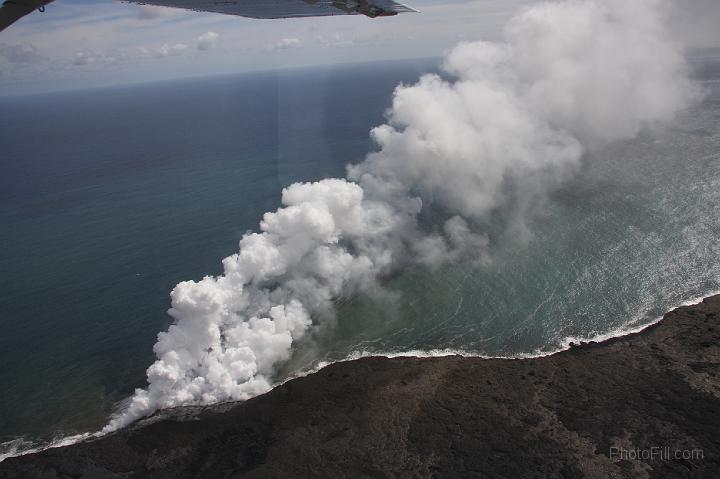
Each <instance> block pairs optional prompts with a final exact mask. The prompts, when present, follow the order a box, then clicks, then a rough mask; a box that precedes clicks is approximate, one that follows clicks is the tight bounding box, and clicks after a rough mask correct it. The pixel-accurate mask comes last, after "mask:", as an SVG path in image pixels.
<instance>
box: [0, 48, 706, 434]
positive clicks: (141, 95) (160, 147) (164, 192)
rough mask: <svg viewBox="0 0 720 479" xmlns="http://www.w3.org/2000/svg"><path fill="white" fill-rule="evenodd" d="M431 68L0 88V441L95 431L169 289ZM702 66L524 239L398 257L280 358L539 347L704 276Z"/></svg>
mask: <svg viewBox="0 0 720 479" xmlns="http://www.w3.org/2000/svg"><path fill="white" fill-rule="evenodd" d="M702 61H707V59H703V60H702ZM702 61H701V60H698V61H697V62H700V63H702ZM436 65H437V61H436V60H423V61H403V62H392V63H377V64H367V65H353V66H345V67H336V68H325V69H312V70H292V71H282V72H265V73H251V74H244V75H240V76H230V77H217V78H210V79H200V80H187V81H177V82H168V83H157V84H147V85H140V86H130V87H116V88H105V89H98V90H88V91H78V92H66V93H54V94H44V95H34V96H23V97H12V98H2V99H0V242H1V243H0V273H1V275H0V282H1V284H0V391H2V392H3V393H2V395H0V442H7V441H12V440H15V439H17V438H19V437H24V438H27V439H32V440H36V439H49V438H51V437H53V436H54V435H68V434H73V433H77V432H84V431H95V430H97V429H98V428H99V427H101V426H102V425H103V424H104V423H105V422H106V420H107V418H108V416H109V415H110V414H111V413H112V411H113V409H114V408H115V407H116V404H117V403H118V402H119V401H121V400H123V399H124V398H126V397H128V396H129V395H131V394H132V391H133V390H134V388H136V387H142V386H144V385H145V369H146V368H147V366H148V365H150V364H151V362H152V361H153V359H154V356H153V353H152V346H153V344H154V343H155V339H156V335H157V333H158V332H160V331H162V330H165V329H166V328H167V327H168V325H169V324H170V320H169V317H168V316H167V314H166V310H167V308H168V307H169V296H168V294H169V292H170V291H171V289H172V288H173V286H174V285H175V284H177V283H178V282H180V281H183V280H188V279H200V278H202V277H203V276H204V275H207V274H217V273H219V272H220V271H221V263H220V261H221V259H222V258H224V257H226V256H228V255H230V254H232V253H234V252H236V251H237V243H238V240H239V239H240V238H241V236H242V235H243V234H244V233H245V232H246V231H248V230H253V229H256V228H257V224H258V221H259V220H260V218H261V216H262V214H263V212H265V211H269V210H273V209H275V208H277V207H278V206H279V200H280V191H281V189H282V188H283V187H284V186H287V185H288V184H290V183H292V182H295V181H301V180H303V181H304V180H316V179H320V178H325V177H330V176H343V175H344V173H345V165H346V164H348V163H351V162H358V161H361V160H362V159H363V157H364V155H365V154H366V153H367V152H368V151H370V150H372V149H373V148H374V145H373V144H372V142H371V140H370V138H369V136H368V132H369V130H370V128H371V127H373V126H375V125H378V124H380V123H382V122H383V112H384V110H385V109H386V108H387V107H388V106H389V102H390V98H391V95H392V91H393V88H394V86H395V85H397V84H398V83H400V82H411V81H413V80H415V79H417V77H418V76H419V75H420V74H421V73H423V72H427V71H431V70H434V69H436ZM698 75H699V77H700V78H701V81H702V83H703V85H704V87H705V88H706V91H707V95H706V97H705V99H704V100H703V102H702V103H701V104H699V105H698V106H696V107H694V108H693V109H692V110H691V111H688V112H685V113H683V115H682V117H681V118H680V119H679V121H678V122H677V123H676V124H673V125H670V126H667V127H665V128H663V129H661V130H658V131H653V132H646V133H643V134H642V135H641V136H640V137H639V138H637V139H635V140H632V141H627V142H622V143H619V144H614V145H612V146H610V147H608V148H606V149H604V150H602V151H600V152H596V153H593V154H592V155H589V156H588V157H587V158H585V160H584V166H583V168H582V170H581V171H580V172H579V174H578V175H577V177H576V178H574V179H572V180H571V181H569V182H568V183H567V184H566V185H564V186H563V187H562V188H561V189H560V190H558V191H555V192H554V193H553V194H552V196H551V198H550V200H549V202H548V205H547V206H546V207H545V208H544V209H543V210H542V211H541V212H540V213H538V215H537V217H534V218H532V219H531V220H530V222H529V225H530V229H531V232H532V237H531V239H530V240H529V241H528V242H527V244H525V245H523V246H518V245H513V246H508V245H504V244H495V245H492V246H491V261H490V262H488V263H483V264H480V265H478V264H462V265H448V266H445V267H443V268H441V269H440V270H433V271H429V270H423V269H419V268H413V269H410V270H407V271H403V272H400V273H399V274H396V275H394V276H393V277H391V278H389V279H387V281H386V286H387V287H388V288H390V289H392V290H394V291H396V292H398V293H399V294H398V298H400V299H399V300H398V301H397V302H395V303H394V305H393V307H391V308H390V307H387V305H385V304H376V303H374V302H373V300H372V299H371V298H366V297H358V298H352V299H350V300H348V301H345V302H343V304H341V305H339V312H338V321H337V325H336V326H335V327H334V328H330V329H329V330H326V331H323V332H322V334H321V335H320V337H318V338H316V341H315V342H313V345H312V347H307V348H303V347H302V345H300V347H299V348H298V349H297V350H296V352H295V354H294V356H293V358H291V360H290V361H289V362H288V364H287V365H286V366H285V367H284V368H283V370H282V371H281V372H280V374H281V375H291V374H293V373H295V372H297V371H298V370H301V369H304V368H308V367H312V365H313V364H317V363H318V362H319V361H331V360H339V359H343V358H346V357H348V355H351V354H353V353H374V352H375V353H377V352H396V353H400V352H407V351H411V350H424V351H427V350H432V349H451V350H463V351H472V352H476V353H481V354H488V355H521V354H529V353H533V352H542V351H550V350H553V349H556V348H558V347H560V346H561V345H562V343H563V341H564V340H565V339H566V338H568V337H570V336H578V337H592V336H594V335H599V334H603V333H608V332H611V331H615V330H617V329H619V328H624V327H633V326H639V325H642V324H647V323H648V322H650V321H652V320H654V319H655V318H656V317H658V316H659V315H661V314H662V313H663V312H664V311H666V310H667V309H669V308H671V307H673V306H676V305H678V304H680V303H682V302H684V301H688V300H690V299H692V298H697V297H701V296H704V295H707V294H710V293H712V292H715V291H718V290H720V259H719V258H720V241H719V240H718V238H720V215H718V211H720V74H718V69H717V68H710V67H708V68H704V67H703V68H698Z"/></svg>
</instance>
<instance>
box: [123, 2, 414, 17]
mask: <svg viewBox="0 0 720 479" xmlns="http://www.w3.org/2000/svg"><path fill="white" fill-rule="evenodd" d="M123 1H125V2H128V3H138V4H141V5H156V6H160V7H174V8H184V9H186V10H196V11H199V12H215V13H224V14H228V15H239V16H241V17H249V18H297V17H324V16H328V15H358V14H361V15H366V16H368V17H373V18H374V17H382V16H392V15H397V14H398V13H405V12H414V11H415V10H413V9H412V8H410V7H407V6H405V5H403V4H401V3H398V2H395V1H394V0H223V1H218V0H123Z"/></svg>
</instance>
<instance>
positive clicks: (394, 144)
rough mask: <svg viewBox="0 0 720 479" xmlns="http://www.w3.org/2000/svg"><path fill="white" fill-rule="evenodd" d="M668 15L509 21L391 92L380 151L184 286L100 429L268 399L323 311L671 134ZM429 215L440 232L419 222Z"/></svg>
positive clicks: (598, 8) (549, 12)
mask: <svg viewBox="0 0 720 479" xmlns="http://www.w3.org/2000/svg"><path fill="white" fill-rule="evenodd" d="M668 14H669V9H668V6H667V4H666V3H665V2H663V1H661V0H634V1H632V2H627V1H625V0H604V1H599V0H597V1H590V0H588V1H566V2H560V3H543V4H539V5H536V6H534V7H532V8H530V9H528V10H526V11H524V12H522V13H521V14H519V15H518V16H517V17H516V18H514V19H513V20H512V21H511V22H510V24H509V25H508V26H507V28H506V31H505V38H506V41H505V43H502V44H491V43H484V42H476V43H463V44H460V45H458V46H457V47H456V48H455V49H454V50H452V51H451V52H450V53H449V54H448V56H447V58H446V62H445V66H444V70H445V75H443V76H438V75H425V76H423V77H422V78H420V80H419V81H418V82H417V83H416V84H414V85H409V86H407V85H401V86H399V87H398V88H397V89H396V91H395V95H394V98H393V102H392V107H391V108H390V109H389V111H388V121H387V123H386V124H384V125H382V126H379V127H377V128H375V129H373V131H372V136H373V138H374V139H375V141H376V142H377V144H378V145H379V149H378V151H377V152H375V153H372V154H370V155H369V156H368V157H367V159H366V160H365V161H364V162H363V163H361V164H359V165H356V166H352V167H350V168H349V172H348V178H347V179H326V180H322V181H318V182H315V183H302V184H294V185H291V186H290V187H288V188H286V189H285V190H284V191H283V193H282V204H283V206H282V207H281V208H280V209H278V210H277V211H275V212H271V213H266V214H265V216H264V217H263V219H262V221H261V223H260V232H259V233H252V234H247V235H246V236H244V237H243V239H242V240H241V241H240V249H239V252H238V253H236V254H234V255H232V256H230V257H228V258H225V259H224V260H223V266H224V274H223V275H221V276H218V277H205V278H204V279H202V280H201V281H199V282H194V281H187V282H183V283H180V284H178V285H177V286H176V287H175V289H174V290H173V291H172V294H171V297H172V308H171V309H170V315H171V316H172V317H173V318H174V320H175V323H174V324H173V325H172V326H170V328H169V329H168V331H167V332H163V333H160V335H159V336H158V341H157V344H156V345H155V348H154V350H155V353H156V355H157V358H158V359H157V361H155V363H154V364H153V365H152V366H150V368H149V369H148V371H147V376H148V383H149V385H148V387H147V388H146V389H138V390H137V391H136V392H135V395H134V397H133V398H132V400H131V402H130V404H129V406H128V408H127V409H126V410H125V411H124V412H123V413H122V414H120V415H119V416H117V417H115V418H114V419H113V420H112V421H111V422H110V424H109V425H108V426H106V428H105V431H111V430H114V429H116V428H118V427H122V426H124V425H126V424H128V423H129V422H131V421H133V420H135V419H137V418H139V417H142V416H144V415H147V414H149V413H151V412H153V411H155V410H157V409H159V408H166V407H171V406H178V405H184V404H207V403H212V402H217V401H221V400H231V399H246V398H249V397H252V396H255V395H257V394H260V393H263V392H265V391H267V390H268V389H270V387H271V385H272V382H273V372H274V371H275V369H276V368H277V366H278V365H279V364H280V363H282V362H283V361H285V360H287V359H288V358H289V356H290V354H291V351H292V347H293V343H295V342H296V341H298V340H299V339H300V338H302V337H303V336H304V335H307V334H308V333H309V332H310V330H311V328H313V327H314V325H317V324H322V323H323V321H327V320H328V319H329V318H332V317H333V305H334V302H335V301H336V300H337V299H339V298H342V297H347V296H351V295H353V294H355V293H357V292H358V291H368V290H371V289H373V288H378V287H379V286H378V280H379V279H380V278H382V277H383V275H385V274H387V273H388V272H390V271H392V270H393V269H394V268H398V267H400V266H402V265H404V264H408V263H420V264H426V265H429V266H436V265H438V264H441V263H443V262H446V261H454V260H458V259H459V258H461V257H467V258H470V259H479V258H482V257H483V256H484V255H485V254H486V253H487V252H486V247H487V244H488V242H489V239H488V238H487V237H486V236H485V235H484V234H483V232H482V225H483V221H485V220H487V218H488V217H489V216H490V215H493V214H494V213H496V212H497V211H500V210H505V209H511V210H513V211H515V212H517V213H518V215H515V216H516V217H520V218H521V217H522V215H523V213H524V212H527V210H528V209H529V208H531V207H532V205H534V204H537V203H538V202H539V201H540V200H541V199H542V197H543V196H544V195H545V194H547V192H548V191H549V190H551V189H552V188H553V187H555V186H556V185H558V184H559V183H560V182H562V181H564V180H566V179H567V178H568V177H569V176H571V175H572V174H573V172H574V171H575V170H576V169H577V167H578V165H579V163H580V159H581V157H582V155H583V153H584V152H585V151H587V150H589V149H590V150H591V149H594V148H598V147H600V146H602V145H604V144H606V143H608V142H611V141H615V140H620V139H623V138H630V137H633V136H634V135H636V134H637V133H638V132H639V131H641V129H643V128H646V127H648V126H652V125H653V124H655V123H658V122H663V121H668V120H671V119H672V118H673V116H674V115H675V114H676V113H677V112H678V110H679V109H682V108H684V107H685V106H687V105H688V103H689V102H690V101H691V100H692V99H693V98H694V96H695V94H696V89H695V88H694V86H693V85H692V83H691V82H690V81H689V80H688V78H687V71H686V65H685V63H684V60H683V52H682V46H681V45H678V44H677V43H675V42H673V41H671V40H670V38H669V37H670V35H669V33H668V29H667V27H666V17H667V15H668ZM427 208H432V209H435V210H437V211H440V212H441V216H442V217H443V218H444V219H443V220H442V221H441V223H440V225H439V226H437V225H436V226H432V225H428V224H425V222H423V221H421V220H420V219H419V218H420V217H421V215H420V213H421V211H422V210H423V209H427Z"/></svg>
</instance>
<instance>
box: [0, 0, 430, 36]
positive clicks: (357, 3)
mask: <svg viewBox="0 0 720 479" xmlns="http://www.w3.org/2000/svg"><path fill="white" fill-rule="evenodd" d="M52 1H53V0H5V1H4V2H3V3H2V5H0V31H2V30H4V29H5V28H7V27H8V26H10V25H11V24H13V23H14V22H16V21H17V20H19V19H20V18H22V17H24V16H25V15H27V14H29V13H32V12H33V11H34V10H40V11H44V8H45V5H47V4H48V3H50V2H52ZM123 1H125V2H127V3H136V4H141V5H156V6H160V7H173V8H184V9H186V10H195V11H199V12H215V13H224V14H228V15H239V16H241V17H249V18H297V17H324V16H328V15H365V16H368V17H371V18H375V17H388V16H392V15H397V14H398V13H405V12H415V11H416V10H413V9H412V8H410V7H408V6H405V5H403V4H401V3H398V2H396V1H395V0H123Z"/></svg>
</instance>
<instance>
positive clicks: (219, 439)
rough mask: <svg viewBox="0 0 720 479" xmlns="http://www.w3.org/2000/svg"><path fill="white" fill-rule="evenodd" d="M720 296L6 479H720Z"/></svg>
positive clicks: (343, 381)
mask: <svg viewBox="0 0 720 479" xmlns="http://www.w3.org/2000/svg"><path fill="white" fill-rule="evenodd" d="M719 373H720V295H718V296H713V297H710V298H706V299H705V300H704V301H703V302H702V303H699V304H697V305H692V306H684V307H680V308H677V309H675V310H673V311H671V312H669V313H667V314H666V315H665V317H664V318H663V320H662V321H660V322H659V323H656V324H655V325H652V326H650V327H648V328H646V329H645V330H643V331H641V332H639V333H634V334H630V335H626V336H622V337H618V338H613V339H610V340H607V341H604V342H602V343H588V344H583V345H581V346H576V347H573V348H571V349H570V350H568V351H563V352H560V353H557V354H554V355H551V356H546V357H540V358H534V359H482V358H464V357H458V356H450V357H441V358H409V357H399V358H393V359H388V358H382V357H369V358H363V359H358V360H355V361H348V362H343V363H336V364H333V365H331V366H328V367H326V368H324V369H322V370H320V371H319V372H317V373H314V374H311V375H309V376H306V377H302V378H297V379H293V380H291V381H289V382H287V383H285V384H283V385H281V386H279V387H277V388H275V389H273V390H272V391H270V392H269V393H267V394H264V395H262V396H259V397H256V398H254V399H251V400H249V401H246V402H244V403H234V404H225V405H219V406H214V407H207V408H179V409H176V410H174V411H172V412H171V413H170V414H168V415H167V416H168V417H163V418H154V419H153V418H151V419H149V420H146V421H143V422H141V423H139V424H137V425H134V426H132V427H131V428H128V429H125V430H122V431H118V432H117V433H114V434H111V435H108V436H105V437H103V438H100V439H97V440H93V441H87V442H83V443H79V444H75V445H72V446H68V447H62V448H55V449H49V450H46V451H43V452H40V453H37V454H30V455H26V456H20V457H15V458H10V459H7V460H5V461H4V462H2V463H0V478H17V477H30V478H66V477H67V478H70V477H72V478H85V477H88V478H90V477H92V478H112V477H123V478H125V477H158V478H159V477H173V478H183V477H207V478H215V477H222V478H225V477H310V476H311V477H493V478H494V477H507V478H513V479H515V478H523V477H566V478H571V477H597V478H606V477H628V478H630V477H632V478H635V477H651V478H652V477H658V478H660V477H662V478H666V477H707V478H716V477H720V377H719Z"/></svg>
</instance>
